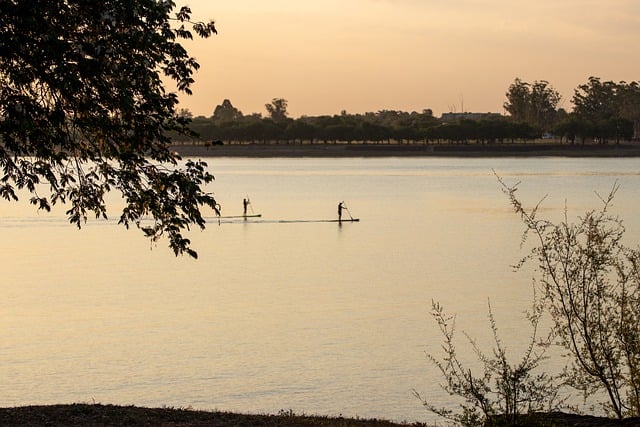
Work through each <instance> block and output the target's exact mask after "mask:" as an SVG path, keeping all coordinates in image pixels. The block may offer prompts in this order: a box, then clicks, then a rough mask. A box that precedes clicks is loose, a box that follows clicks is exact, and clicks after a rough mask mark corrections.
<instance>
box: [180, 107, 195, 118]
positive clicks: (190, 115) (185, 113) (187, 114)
mask: <svg viewBox="0 0 640 427" xmlns="http://www.w3.org/2000/svg"><path fill="white" fill-rule="evenodd" d="M178 117H182V118H184V119H189V120H191V119H193V113H191V111H189V110H188V109H186V108H181V109H180V111H178Z"/></svg>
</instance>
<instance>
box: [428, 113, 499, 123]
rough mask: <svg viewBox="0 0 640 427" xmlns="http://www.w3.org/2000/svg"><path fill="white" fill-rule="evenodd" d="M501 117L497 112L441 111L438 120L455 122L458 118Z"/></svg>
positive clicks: (485, 118)
mask: <svg viewBox="0 0 640 427" xmlns="http://www.w3.org/2000/svg"><path fill="white" fill-rule="evenodd" d="M500 117H502V115H501V114H499V113H442V117H440V120H441V121H443V122H455V121H458V120H489V119H499V118H500Z"/></svg>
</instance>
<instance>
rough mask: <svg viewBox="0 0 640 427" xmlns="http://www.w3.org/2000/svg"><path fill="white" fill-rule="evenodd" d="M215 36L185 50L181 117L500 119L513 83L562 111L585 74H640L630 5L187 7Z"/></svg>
mask: <svg viewBox="0 0 640 427" xmlns="http://www.w3.org/2000/svg"><path fill="white" fill-rule="evenodd" d="M188 4H189V6H191V8H192V10H193V17H194V18H195V19H199V20H208V19H214V20H215V21H216V26H217V28H218V32H219V34H218V36H216V37H214V38H213V39H206V40H197V41H194V42H192V43H188V44H187V48H188V49H189V51H190V53H191V54H192V55H194V56H195V57H196V59H197V60H198V61H199V63H200V64H201V69H200V71H199V72H198V73H197V75H196V76H195V77H196V84H195V86H194V95H193V96H191V97H183V98H182V104H181V107H182V108H188V109H189V110H191V111H192V113H194V114H195V115H204V116H210V115H211V114H212V112H213V109H214V108H215V106H216V105H218V104H220V103H221V102H222V100H223V99H225V98H227V99H230V100H231V102H232V103H233V105H234V106H236V107H237V108H238V109H240V110H241V111H242V112H243V113H244V114H251V113H256V112H257V113H262V114H264V113H265V110H264V104H266V103H268V102H270V101H271V99H273V98H285V99H287V100H288V101H289V112H290V115H291V116H292V117H299V116H301V115H322V114H339V113H340V112H341V111H342V110H346V111H348V112H350V113H362V112H367V111H378V110H383V109H396V110H403V111H422V110H423V109H427V108H430V109H432V110H433V111H434V114H436V115H440V114H441V113H443V112H452V111H457V112H460V111H463V110H464V111H474V112H489V111H490V112H499V113H502V112H503V108H502V104H503V102H504V94H505V92H506V90H507V88H508V86H509V84H511V83H512V82H513V80H514V79H515V78H516V77H519V78H521V79H523V80H525V81H534V80H547V81H549V82H550V84H551V85H553V86H554V87H555V88H557V89H558V90H559V91H560V92H561V93H562V95H563V101H562V102H561V105H560V106H561V107H563V108H565V109H568V110H570V109H571V107H572V106H571V102H570V100H571V97H572V95H573V90H574V89H575V88H576V87H577V86H578V85H580V84H583V83H585V82H586V81H587V79H588V78H589V76H598V77H600V78H602V79H603V80H613V81H621V80H624V81H635V80H638V79H639V76H640V61H638V58H637V54H636V53H635V52H636V50H637V46H638V44H639V42H640V3H639V2H637V1H635V0H608V1H602V0H600V1H595V0H564V1H562V2H558V1H556V0H540V1H536V2H523V1H516V2H514V1H512V0H511V1H507V0H484V1H478V0H447V1H444V0H348V1H343V0H340V1H338V0H324V1H322V2H309V1H298V0H274V1H270V2H264V1H261V0H234V1H216V2H211V1H208V0H192V1H191V2H189V3H188Z"/></svg>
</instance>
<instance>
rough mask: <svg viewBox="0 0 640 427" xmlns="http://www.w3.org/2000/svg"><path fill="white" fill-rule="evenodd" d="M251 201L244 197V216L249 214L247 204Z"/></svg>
mask: <svg viewBox="0 0 640 427" xmlns="http://www.w3.org/2000/svg"><path fill="white" fill-rule="evenodd" d="M249 203H251V202H249V199H242V207H243V209H244V210H243V211H242V212H243V215H244V216H247V206H249Z"/></svg>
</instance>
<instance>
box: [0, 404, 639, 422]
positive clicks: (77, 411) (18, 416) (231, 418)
mask: <svg viewBox="0 0 640 427" xmlns="http://www.w3.org/2000/svg"><path fill="white" fill-rule="evenodd" d="M639 422H640V419H638V418H635V419H627V420H624V421H617V420H612V419H608V418H599V417H591V416H585V415H572V414H565V413H561V412H554V413H548V414H537V415H534V416H532V417H531V418H527V419H524V420H520V421H519V423H518V425H519V426H522V427H527V426H528V427H533V426H537V427H542V426H545V427H546V426H554V427H569V426H574V427H575V426H578V427H614V426H637V425H639V424H638V423H639ZM0 425H1V426H4V427H12V426H28V427H40V426H43V427H44V426H47V427H58V426H60V427H62V426H64V427H80V426H82V427H85V426H104V427H107V426H123V425H127V426H132V427H135V426H172V427H176V426H181V427H205V426H207V427H240V426H245V427H247V426H260V427H276V426H281V427H401V426H405V427H406V426H416V427H418V426H421V427H428V426H429V425H428V424H423V423H412V424H409V423H394V422H391V421H386V420H378V419H359V418H343V417H323V416H307V415H296V414H293V413H291V412H287V411H283V412H281V413H280V414H278V415H266V414H265V415H252V414H237V413H231V412H207V411H195V410H190V409H176V408H141V407H136V406H115V405H101V404H71V405H46V406H21V407H16V408H0ZM437 425H442V423H438V424H437ZM497 425H509V424H508V423H507V424H501V423H498V424H497Z"/></svg>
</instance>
